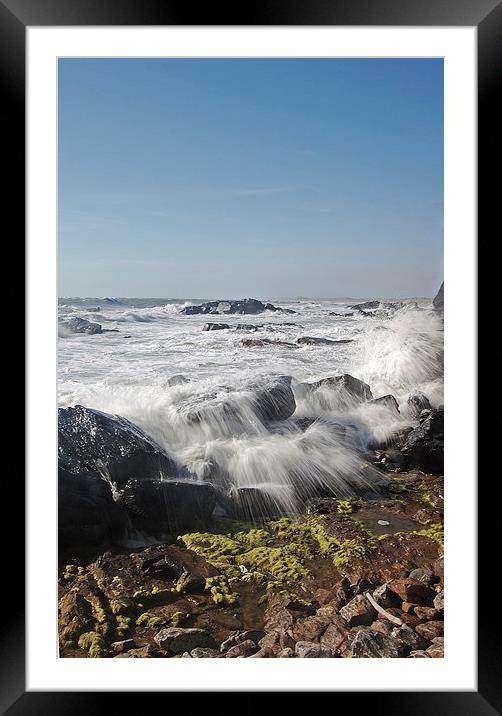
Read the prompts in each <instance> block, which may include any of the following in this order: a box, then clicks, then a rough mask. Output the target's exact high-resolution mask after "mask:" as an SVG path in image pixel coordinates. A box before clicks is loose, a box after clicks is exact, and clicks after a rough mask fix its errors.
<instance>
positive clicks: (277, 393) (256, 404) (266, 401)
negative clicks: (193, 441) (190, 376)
mask: <svg viewBox="0 0 502 716" xmlns="http://www.w3.org/2000/svg"><path fill="white" fill-rule="evenodd" d="M291 380H292V379H291V377H290V376H274V377H270V378H263V379H261V380H257V381H253V382H250V383H247V384H245V385H243V386H240V387H239V388H238V389H237V388H234V389H229V388H224V389H222V391H221V392H219V393H218V394H216V393H214V392H211V393H208V394H207V396H206V395H201V396H199V398H198V402H197V405H195V406H193V407H192V404H190V405H189V408H188V409H184V407H183V405H181V411H180V412H182V413H183V414H184V417H185V419H186V420H187V421H188V422H190V423H198V422H204V421H206V420H207V421H215V420H216V421H219V420H222V421H233V422H235V424H236V426H237V424H238V423H239V422H240V423H242V421H243V420H246V418H245V416H244V418H243V417H242V415H241V412H240V408H241V405H242V396H241V392H243V391H244V392H246V393H248V396H247V397H248V398H249V400H250V402H251V404H252V407H253V408H254V410H255V411H256V413H257V417H258V418H259V419H260V420H261V421H262V422H263V423H269V422H275V421H279V420H286V419H287V418H289V417H291V415H292V414H293V413H294V411H295V410H296V402H295V397H294V395H293V391H292V389H291Z"/></svg>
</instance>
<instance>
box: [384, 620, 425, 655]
mask: <svg viewBox="0 0 502 716" xmlns="http://www.w3.org/2000/svg"><path fill="white" fill-rule="evenodd" d="M391 637H392V638H393V639H396V640H397V641H398V642H400V644H401V647H400V651H401V652H402V654H403V655H404V654H406V653H408V652H409V651H410V650H417V649H418V650H421V649H425V648H426V646H427V640H426V639H424V638H423V637H421V636H420V635H419V634H417V632H416V631H414V630H413V629H412V628H411V627H410V626H408V624H403V626H400V627H396V628H395V629H393V630H392V632H391Z"/></svg>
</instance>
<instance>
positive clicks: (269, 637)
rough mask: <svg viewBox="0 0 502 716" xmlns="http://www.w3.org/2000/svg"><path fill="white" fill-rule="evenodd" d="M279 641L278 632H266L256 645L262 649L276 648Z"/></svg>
mask: <svg viewBox="0 0 502 716" xmlns="http://www.w3.org/2000/svg"><path fill="white" fill-rule="evenodd" d="M279 640H280V634H279V632H278V631H270V632H268V634H265V636H264V637H263V638H262V639H260V641H259V642H258V645H259V646H261V647H262V648H265V647H272V646H276V645H277V644H279Z"/></svg>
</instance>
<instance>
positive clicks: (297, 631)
mask: <svg viewBox="0 0 502 716" xmlns="http://www.w3.org/2000/svg"><path fill="white" fill-rule="evenodd" d="M327 623H329V619H328V620H327V619H326V618H322V617H321V616H318V615H317V614H316V615H315V616H313V617H305V619H298V621H297V622H296V623H295V625H294V627H293V631H292V636H293V639H294V640H295V641H318V640H319V637H320V636H321V634H322V633H323V632H324V630H325V629H326V624H327Z"/></svg>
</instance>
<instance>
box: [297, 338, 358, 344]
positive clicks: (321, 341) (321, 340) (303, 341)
mask: <svg viewBox="0 0 502 716" xmlns="http://www.w3.org/2000/svg"><path fill="white" fill-rule="evenodd" d="M296 342H297V343H298V345H300V346H329V345H335V344H339V343H353V341H352V339H350V338H345V339H340V340H333V339H332V338H316V337H314V336H302V337H301V338H297V339H296Z"/></svg>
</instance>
